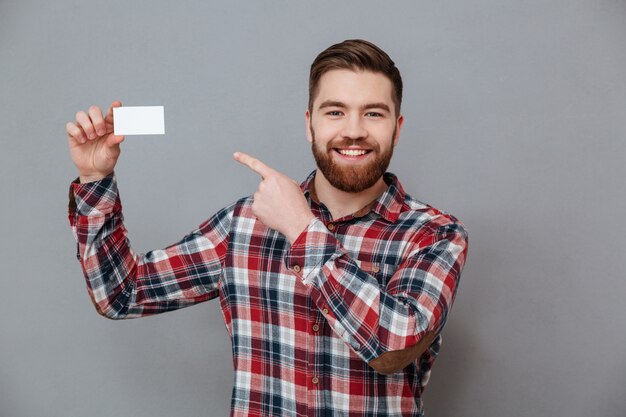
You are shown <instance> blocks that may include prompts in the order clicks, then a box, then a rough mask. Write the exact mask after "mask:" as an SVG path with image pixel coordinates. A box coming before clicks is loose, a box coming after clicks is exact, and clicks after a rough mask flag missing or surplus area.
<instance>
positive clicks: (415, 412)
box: [67, 40, 467, 416]
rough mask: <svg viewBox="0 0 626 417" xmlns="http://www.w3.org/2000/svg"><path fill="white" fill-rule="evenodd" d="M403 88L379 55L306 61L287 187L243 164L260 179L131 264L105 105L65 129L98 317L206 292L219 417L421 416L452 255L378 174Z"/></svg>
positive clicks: (418, 209)
mask: <svg viewBox="0 0 626 417" xmlns="http://www.w3.org/2000/svg"><path fill="white" fill-rule="evenodd" d="M401 99H402V80H401V77H400V73H399V71H398V69H397V68H396V67H395V65H394V63H393V61H392V60H391V59H390V58H389V56H387V54H386V53H385V52H383V51H382V50H380V49H379V48H378V47H376V46H375V45H373V44H371V43H369V42H366V41H362V40H349V41H345V42H342V43H340V44H336V45H333V46H331V47H329V48H328V49H326V50H325V51H323V52H322V53H320V54H319V55H318V57H317V58H316V59H315V61H314V62H313V64H312V66H311V74H310V84H309V106H308V110H307V111H306V114H305V117H306V125H307V137H308V140H309V142H310V143H311V147H312V150H313V155H314V157H315V161H316V162H317V170H315V171H314V172H313V173H312V174H311V175H310V176H309V177H308V178H307V179H306V180H305V181H304V182H303V183H302V184H301V185H298V184H297V183H296V182H295V181H294V180H292V179H290V178H288V177H286V176H285V175H283V174H281V173H279V172H277V171H275V170H274V169H272V168H270V167H268V166H266V165H265V164H263V163H262V162H261V161H259V160H257V159H254V158H252V157H251V156H249V155H246V154H243V153H239V152H237V153H235V155H234V157H235V159H236V160H237V161H238V162H241V163H242V164H244V165H246V166H248V167H249V168H250V169H252V170H253V171H255V172H257V173H258V174H259V175H260V176H261V177H262V180H261V182H260V184H259V188H258V191H257V192H256V193H255V194H254V196H252V197H247V198H243V199H241V200H239V201H237V202H235V203H233V204H231V205H229V206H227V207H225V208H224V209H222V210H220V211H219V212H218V213H216V214H215V215H214V216H213V217H211V218H210V219H208V220H207V221H205V222H204V223H202V224H201V225H200V226H199V227H198V229H197V230H195V231H194V232H192V233H190V234H189V235H187V236H185V237H184V238H183V239H182V240H181V241H180V242H178V243H176V244H174V245H172V246H169V247H168V248H166V249H163V250H154V251H151V252H149V253H147V254H145V255H138V254H135V253H134V252H133V251H132V250H131V248H130V246H129V243H128V240H127V239H126V234H127V232H126V229H125V228H124V225H123V223H122V220H123V218H122V207H121V203H120V198H119V195H118V191H117V180H116V177H115V176H114V175H113V169H114V167H115V163H116V161H117V159H118V157H119V154H120V147H119V145H120V143H121V142H122V141H123V139H124V138H123V137H122V136H115V135H114V134H113V123H114V120H113V110H112V109H113V107H117V106H120V105H121V103H119V102H114V103H113V104H112V106H111V108H109V110H108V112H107V114H106V116H104V117H103V115H102V112H101V111H100V109H99V108H97V107H95V106H92V107H91V108H90V109H89V111H88V113H85V112H79V113H77V115H76V121H75V122H71V123H68V124H67V132H68V138H69V146H70V151H71V155H72V159H73V161H74V163H75V165H76V166H77V168H78V171H79V174H80V177H79V179H77V180H76V181H75V182H74V183H73V184H72V186H71V188H70V194H71V199H70V210H69V219H70V223H71V225H72V228H73V231H74V233H75V237H76V238H77V241H78V253H79V256H78V257H79V260H80V262H81V265H82V267H83V270H84V273H85V277H86V279H87V286H88V290H89V294H90V296H91V298H92V300H93V302H94V305H95V306H96V309H97V310H98V312H99V313H100V314H102V315H103V316H105V317H108V318H111V319H123V318H134V317H140V316H145V315H150V314H156V313H162V312H165V311H169V310H175V309H178V308H181V307H186V306H189V305H193V304H196V303H199V302H202V301H206V300H209V299H212V298H216V297H218V296H219V298H220V302H221V307H222V313H223V316H224V320H225V323H226V327H227V329H228V332H229V334H230V337H231V340H232V344H233V363H234V370H235V385H234V387H233V391H232V401H231V415H233V416H322V415H324V416H328V415H333V416H335V415H337V416H341V415H345V416H348V415H349V416H421V415H422V413H423V406H422V400H421V395H422V391H423V388H424V386H425V384H426V382H427V379H428V376H429V373H430V368H431V366H432V363H433V361H434V359H435V357H436V355H437V354H438V351H439V347H440V342H441V337H440V332H441V329H442V327H443V325H444V323H445V321H446V318H447V315H448V312H449V309H450V307H451V304H452V302H453V299H454V296H455V293H456V289H457V285H458V281H459V277H460V274H461V271H462V269H463V265H464V262H465V257H466V253H467V233H466V231H465V229H464V227H463V225H462V223H461V222H459V221H458V220H457V219H456V218H455V217H454V216H452V215H450V214H447V213H444V212H442V211H439V210H437V209H435V208H433V207H431V206H429V205H427V204H424V203H421V202H419V201H417V200H415V199H413V198H412V197H410V196H409V195H407V194H406V193H405V192H404V190H403V188H402V186H401V184H400V182H399V181H398V179H397V178H396V177H395V176H394V175H393V174H390V173H386V172H385V171H386V169H387V167H388V164H389V161H390V159H391V156H392V154H393V149H394V147H395V145H396V144H397V143H398V139H399V137H400V130H401V128H402V123H403V120H404V119H403V116H402V115H401V114H400V104H401Z"/></svg>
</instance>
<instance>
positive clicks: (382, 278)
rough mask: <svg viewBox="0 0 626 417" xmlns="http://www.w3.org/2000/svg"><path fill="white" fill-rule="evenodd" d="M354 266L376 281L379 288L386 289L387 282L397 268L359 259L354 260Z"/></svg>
mask: <svg viewBox="0 0 626 417" xmlns="http://www.w3.org/2000/svg"><path fill="white" fill-rule="evenodd" d="M355 262H356V264H357V265H358V266H359V268H361V269H362V270H363V271H365V272H367V274H368V275H371V276H373V277H374V278H376V281H378V285H380V287H381V288H382V287H386V286H387V284H388V283H389V280H390V279H391V277H392V276H393V274H394V272H396V269H397V268H398V267H397V266H396V265H392V264H386V263H382V262H370V261H365V260H360V259H355Z"/></svg>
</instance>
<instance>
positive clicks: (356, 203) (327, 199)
mask: <svg viewBox="0 0 626 417" xmlns="http://www.w3.org/2000/svg"><path fill="white" fill-rule="evenodd" d="M386 189H387V184H386V183H385V181H384V180H383V177H380V178H379V179H378V181H376V184H374V185H373V186H371V187H370V188H368V189H365V190H363V191H361V192H358V193H348V192H345V191H341V190H339V189H337V188H335V187H333V186H332V185H331V184H330V183H329V182H328V180H327V179H326V177H325V176H324V174H322V172H321V171H320V170H319V169H318V170H317V172H316V173H315V193H316V194H317V198H318V200H319V201H320V202H321V203H323V204H324V205H325V206H326V207H327V208H328V210H330V214H331V215H332V216H333V219H340V218H342V217H344V216H347V215H349V214H353V213H355V212H357V211H359V210H360V209H362V208H363V207H365V206H366V205H367V204H369V203H371V202H372V201H374V200H376V199H377V198H378V197H380V195H381V194H382V193H384V192H385V190H386Z"/></svg>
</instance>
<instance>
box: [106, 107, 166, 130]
mask: <svg viewBox="0 0 626 417" xmlns="http://www.w3.org/2000/svg"><path fill="white" fill-rule="evenodd" d="M113 126H114V127H113V133H115V134H116V135H164V134H165V111H164V109H163V106H131V107H115V108H113Z"/></svg>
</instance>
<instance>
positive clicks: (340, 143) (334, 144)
mask: <svg viewBox="0 0 626 417" xmlns="http://www.w3.org/2000/svg"><path fill="white" fill-rule="evenodd" d="M350 146H358V147H359V148H362V149H368V150H372V151H378V150H380V146H378V144H377V143H376V142H369V141H364V140H363V139H343V140H337V141H331V142H328V143H327V144H326V150H328V151H330V150H332V149H334V148H349V147H350Z"/></svg>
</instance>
